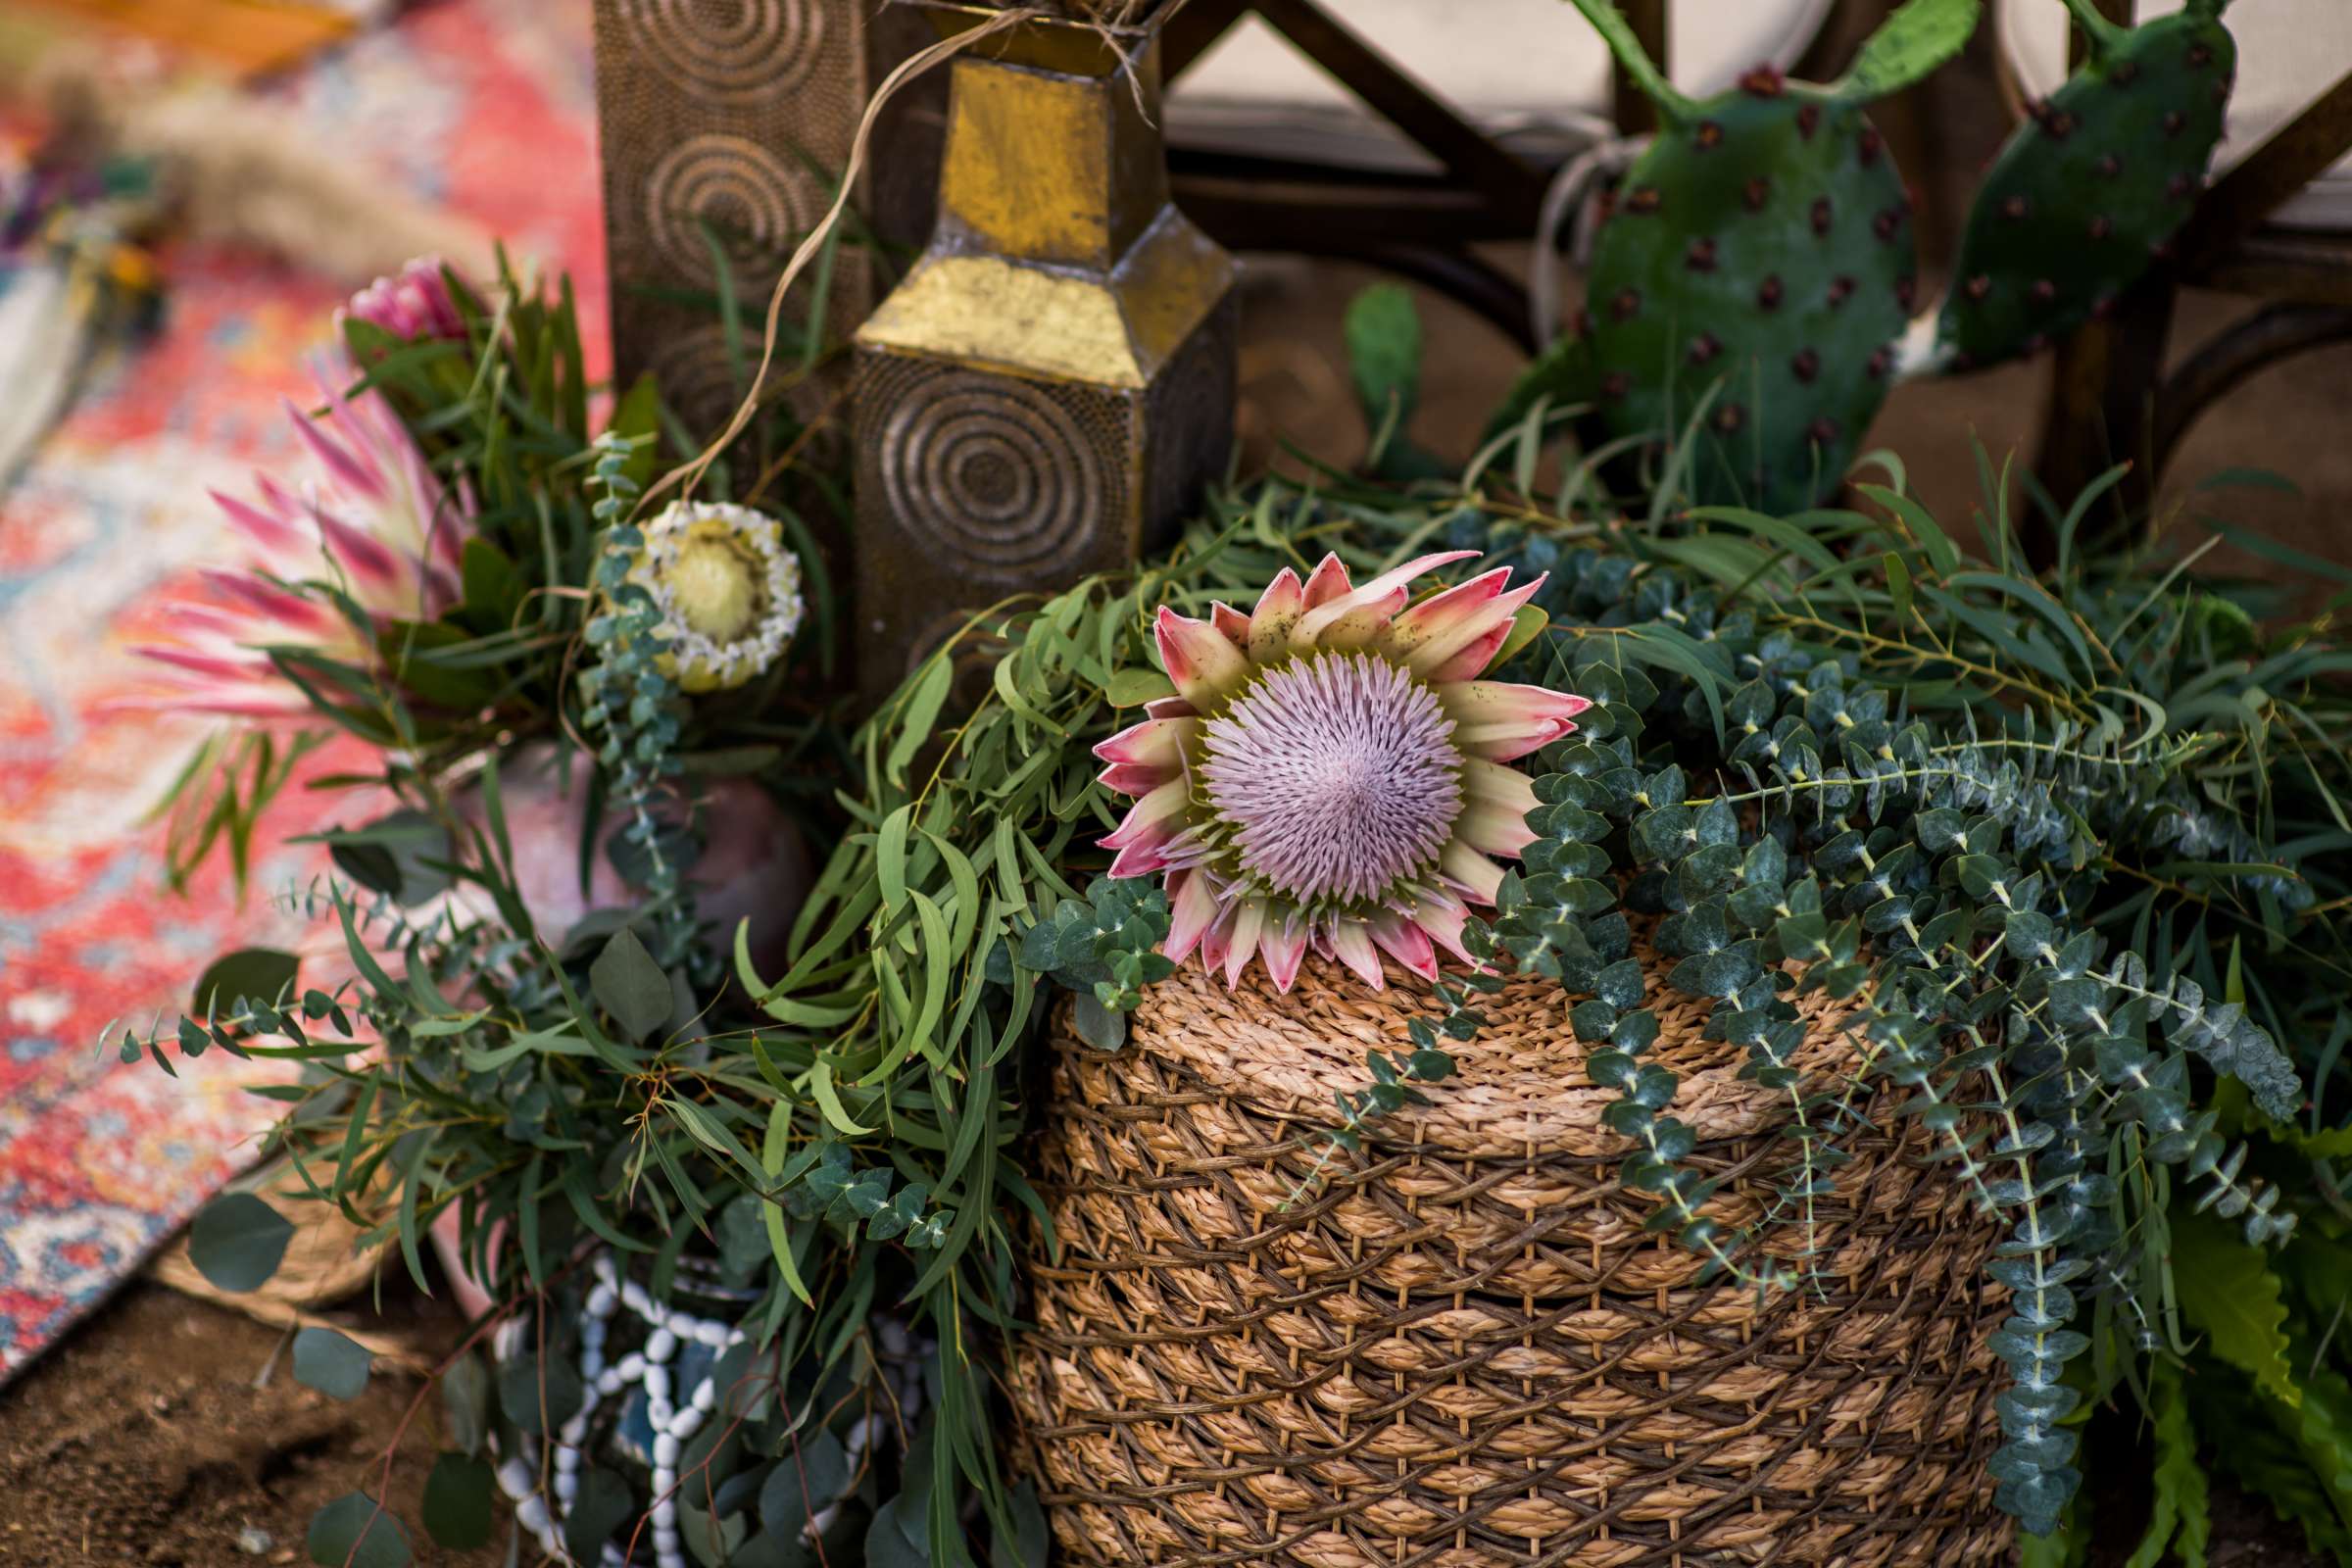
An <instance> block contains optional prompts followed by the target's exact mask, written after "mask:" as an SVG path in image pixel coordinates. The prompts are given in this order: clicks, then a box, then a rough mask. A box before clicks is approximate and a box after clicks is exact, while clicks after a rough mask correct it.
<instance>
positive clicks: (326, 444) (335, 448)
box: [282, 398, 392, 501]
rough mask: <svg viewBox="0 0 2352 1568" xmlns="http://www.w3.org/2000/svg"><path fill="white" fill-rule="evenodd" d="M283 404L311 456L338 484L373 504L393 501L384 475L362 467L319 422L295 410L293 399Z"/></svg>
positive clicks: (364, 466) (285, 400)
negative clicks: (323, 466) (321, 427)
mask: <svg viewBox="0 0 2352 1568" xmlns="http://www.w3.org/2000/svg"><path fill="white" fill-rule="evenodd" d="M282 401H283V402H284V404H285V409H286V415H287V417H289V418H291V419H292V420H293V421H294V430H295V433H296V434H298V435H300V436H301V437H302V443H303V445H304V446H307V447H309V448H310V449H311V454H312V456H314V457H316V458H317V459H318V460H319V462H320V463H321V464H323V465H325V466H326V471H327V472H328V473H329V474H331V475H333V476H334V481H335V483H336V484H338V485H340V486H341V487H342V488H344V489H346V490H349V491H351V492H352V493H353V494H354V495H360V496H365V497H367V498H368V500H370V501H389V500H390V499H391V498H392V495H391V490H390V488H389V487H388V486H386V485H385V483H384V476H383V475H382V474H380V473H378V472H376V471H374V470H373V469H371V468H369V467H368V466H366V465H364V464H362V463H361V462H360V460H359V459H358V458H356V457H354V456H352V454H351V452H350V450H349V449H347V448H346V447H345V446H344V445H343V444H342V443H341V442H340V441H337V440H336V439H335V438H334V437H333V436H330V435H328V434H327V433H326V432H325V431H324V430H322V429H320V428H319V421H318V420H316V419H314V418H312V417H310V416H309V415H307V414H305V413H303V412H302V410H301V409H299V408H297V407H295V405H294V400H293V399H292V398H286V399H284V400H282ZM331 406H332V405H330V407H331Z"/></svg>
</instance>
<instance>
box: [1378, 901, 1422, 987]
mask: <svg viewBox="0 0 2352 1568" xmlns="http://www.w3.org/2000/svg"><path fill="white" fill-rule="evenodd" d="M1371 931H1372V940H1373V941H1374V942H1377V943H1379V944H1380V948H1381V951H1382V952H1384V953H1386V954H1387V955H1388V956H1390V957H1392V958H1395V959H1396V960H1397V962H1398V963H1400V964H1402V965H1404V967H1405V968H1407V969H1408V970H1410V971H1412V972H1413V973H1414V974H1417V975H1419V976H1420V977H1421V978H1422V979H1424V980H1435V979H1436V978H1437V977H1438V950H1437V948H1436V947H1434V946H1433V945H1432V944H1431V942H1430V940H1429V933H1428V932H1426V931H1424V930H1422V929H1421V928H1420V927H1419V926H1418V925H1415V924H1414V923H1413V922H1412V920H1410V919H1409V918H1407V917H1406V916H1404V915H1401V914H1397V913H1396V912H1394V911H1391V912H1390V913H1387V914H1384V915H1381V916H1380V917H1379V918H1378V919H1375V920H1373V921H1372V922H1371Z"/></svg>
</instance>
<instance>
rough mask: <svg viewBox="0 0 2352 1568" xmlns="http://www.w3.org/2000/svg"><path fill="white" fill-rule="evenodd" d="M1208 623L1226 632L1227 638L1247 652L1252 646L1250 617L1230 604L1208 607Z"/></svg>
mask: <svg viewBox="0 0 2352 1568" xmlns="http://www.w3.org/2000/svg"><path fill="white" fill-rule="evenodd" d="M1208 623H1209V624H1210V625H1211V626H1214V627H1216V628H1217V630H1218V631H1220V632H1222V633H1224V634H1225V640H1226V641H1227V642H1229V643H1231V644H1233V646H1234V647H1236V648H1239V649H1241V650H1243V651H1244V652H1247V651H1248V650H1249V647H1250V617H1249V616H1248V615H1245V614H1243V613H1241V612H1240V611H1238V610H1236V609H1234V608H1233V607H1232V606H1231V605H1228V604H1214V605H1211V606H1209V607H1208Z"/></svg>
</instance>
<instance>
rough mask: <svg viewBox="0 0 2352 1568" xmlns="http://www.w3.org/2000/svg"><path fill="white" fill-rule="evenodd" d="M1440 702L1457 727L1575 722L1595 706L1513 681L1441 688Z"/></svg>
mask: <svg viewBox="0 0 2352 1568" xmlns="http://www.w3.org/2000/svg"><path fill="white" fill-rule="evenodd" d="M1438 697H1439V700H1440V701H1442V702H1444V703H1445V705H1446V716H1447V717H1449V718H1451V719H1452V720H1453V721H1454V722H1455V723H1457V724H1465V725H1468V724H1495V723H1509V722H1512V721H1514V720H1519V719H1535V718H1574V717H1575V716H1576V715H1577V714H1579V713H1581V712H1583V711H1585V710H1586V709H1588V708H1591V707H1592V706H1593V700H1592V699H1591V698H1589V697H1578V696H1576V695H1575V694H1574V693H1571V692H1555V691H1553V690H1552V689H1551V688H1549V687H1548V686H1522V685H1517V684H1514V683H1512V682H1510V681H1500V680H1466V681H1457V682H1455V683H1453V684H1451V685H1447V686H1445V687H1443V688H1441V689H1440V690H1439V692H1438Z"/></svg>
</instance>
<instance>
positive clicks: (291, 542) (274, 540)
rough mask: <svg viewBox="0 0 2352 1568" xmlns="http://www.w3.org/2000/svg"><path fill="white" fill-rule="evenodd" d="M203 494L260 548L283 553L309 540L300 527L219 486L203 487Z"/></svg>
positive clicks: (301, 546) (300, 546) (299, 546)
mask: <svg viewBox="0 0 2352 1568" xmlns="http://www.w3.org/2000/svg"><path fill="white" fill-rule="evenodd" d="M205 494H206V495H208V496H211V497H212V498H213V504H214V505H215V506H217V507H219V508H220V509H221V511H222V512H223V513H225V514H227V515H228V520H229V521H230V522H232V523H234V524H236V526H237V529H238V531H240V532H241V533H243V534H244V535H245V536H246V537H247V538H249V539H251V540H252V541H253V542H254V543H255V544H258V545H260V546H261V547H262V548H263V549H264V550H267V551H271V552H273V553H279V554H283V553H287V552H291V551H296V550H300V549H302V548H304V546H306V545H307V544H308V543H309V541H308V540H307V539H305V538H304V537H303V532H302V530H301V529H300V528H297V527H296V526H295V525H294V524H293V523H291V522H289V521H287V520H286V518H285V517H284V516H282V515H278V514H276V513H274V512H264V511H263V510H262V509H261V508H259V507H257V506H255V505H253V504H252V503H251V502H249V501H239V500H238V499H237V498H236V497H235V496H232V495H230V494H228V493H227V492H226V491H223V490H207V491H206V492H205Z"/></svg>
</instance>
